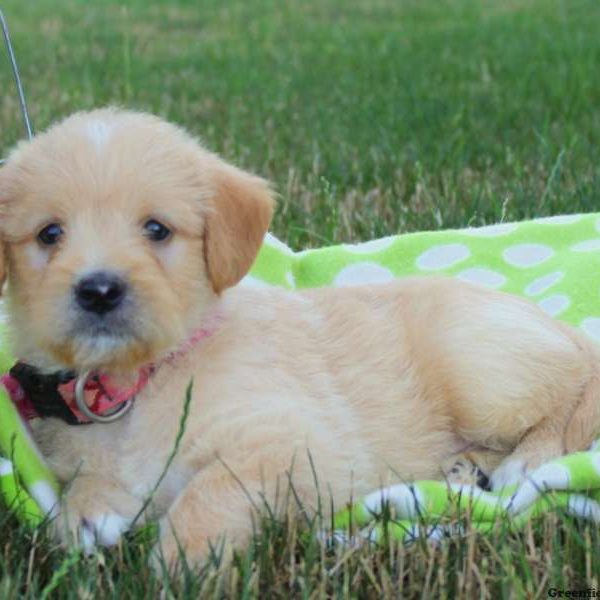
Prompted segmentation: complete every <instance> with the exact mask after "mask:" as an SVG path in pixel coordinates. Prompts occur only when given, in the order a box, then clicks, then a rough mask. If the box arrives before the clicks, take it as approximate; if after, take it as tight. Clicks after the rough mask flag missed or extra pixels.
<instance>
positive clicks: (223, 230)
mask: <svg viewBox="0 0 600 600" xmlns="http://www.w3.org/2000/svg"><path fill="white" fill-rule="evenodd" d="M212 184H213V195H212V198H211V200H210V201H211V204H210V205H209V208H208V211H207V213H206V221H205V226H204V227H205V229H204V256H205V260H206V267H207V270H208V275H209V277H210V280H211V283H212V287H213V289H214V291H215V292H216V293H217V294H218V293H220V292H222V291H223V290H225V289H227V288H229V287H231V286H233V285H235V284H236V283H238V281H240V279H242V277H244V275H246V273H247V272H248V271H249V270H250V267H251V266H252V263H253V262H254V259H255V258H256V255H257V253H258V250H259V248H260V245H261V243H262V241H263V238H264V236H265V234H266V232H267V229H268V227H269V223H270V222H271V216H272V214H273V206H274V200H273V193H272V191H271V189H270V187H269V184H268V183H267V182H266V181H265V180H264V179H261V178H260V177H257V176H255V175H251V174H250V173H246V172H245V171H242V170H240V169H238V168H236V167H233V166H231V165H228V164H226V163H221V162H219V163H218V164H217V165H215V168H214V171H213V173H212Z"/></svg>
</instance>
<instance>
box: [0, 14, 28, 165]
mask: <svg viewBox="0 0 600 600" xmlns="http://www.w3.org/2000/svg"><path fill="white" fill-rule="evenodd" d="M0 25H1V26H2V35H3V37H4V44H5V45H6V51H7V52H8V58H9V59H10V66H11V68H12V72H13V76H14V78H15V85H16V86H17V93H18V94H19V105H20V107H21V115H22V117H23V123H24V124H25V130H26V131H27V137H28V138H29V139H31V138H32V137H33V128H32V127H31V121H30V120H29V113H28V112H27V102H26V101H25V92H24V91H23V85H22V84H21V77H20V75H19V67H18V66H17V59H16V58H15V53H14V51H13V47H12V44H11V42H10V34H9V33H8V25H7V24H6V20H5V18H4V14H3V13H2V9H0ZM3 162H6V161H4V160H0V164H2V163H3Z"/></svg>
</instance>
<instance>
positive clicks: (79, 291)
mask: <svg viewBox="0 0 600 600" xmlns="http://www.w3.org/2000/svg"><path fill="white" fill-rule="evenodd" d="M126 289H127V286H126V285H125V282H124V281H123V280H122V279H121V278H120V277H118V276H117V275H114V274H113V273H107V272H106V271H96V272H95V273H90V274H89V275H87V276H86V277H84V278H83V279H82V280H81V281H80V282H79V283H78V284H77V285H76V286H75V298H76V300H77V304H79V306H81V308H83V309H84V310H87V311H89V312H93V313H96V314H98V315H103V314H104V313H107V312H110V311H111V310H114V309H115V308H117V306H119V304H121V302H122V301H123V298H125V292H126Z"/></svg>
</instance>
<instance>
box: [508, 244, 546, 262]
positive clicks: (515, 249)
mask: <svg viewBox="0 0 600 600" xmlns="http://www.w3.org/2000/svg"><path fill="white" fill-rule="evenodd" d="M553 254H554V250H552V248H550V247H549V246H544V245H543V244H517V245H516V246H511V247H510V248H507V249H506V250H505V251H504V253H503V256H504V260H505V261H506V262H507V263H509V264H511V265H514V266H515V267H533V266H535V265H539V264H542V263H543V262H545V261H546V260H548V259H549V258H550V257H551V256H552V255H553Z"/></svg>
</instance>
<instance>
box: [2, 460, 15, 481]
mask: <svg viewBox="0 0 600 600" xmlns="http://www.w3.org/2000/svg"><path fill="white" fill-rule="evenodd" d="M12 473H13V466H12V463H11V462H10V460H6V459H5V458H0V477H5V476H6V475H12Z"/></svg>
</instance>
